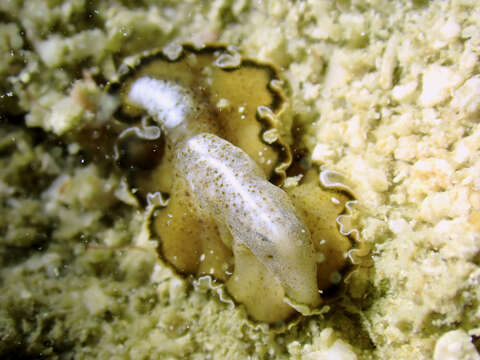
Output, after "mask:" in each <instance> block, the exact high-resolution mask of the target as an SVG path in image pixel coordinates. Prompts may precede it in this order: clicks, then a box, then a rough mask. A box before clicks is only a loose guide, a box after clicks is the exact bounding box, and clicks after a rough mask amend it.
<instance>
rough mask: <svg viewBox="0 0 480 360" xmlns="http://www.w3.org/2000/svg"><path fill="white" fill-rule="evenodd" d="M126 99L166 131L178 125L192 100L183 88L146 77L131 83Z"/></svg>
mask: <svg viewBox="0 0 480 360" xmlns="http://www.w3.org/2000/svg"><path fill="white" fill-rule="evenodd" d="M128 97H129V99H130V101H131V102H132V103H134V104H135V105H137V106H140V107H142V108H144V109H145V110H146V111H147V112H148V114H149V115H151V116H152V117H154V119H155V120H156V121H158V122H160V124H161V125H163V126H165V127H166V128H167V129H172V128H174V127H177V126H178V125H180V124H181V123H182V122H183V121H184V119H185V117H186V116H188V114H189V113H190V110H191V108H192V99H191V97H190V96H189V94H188V93H187V92H186V90H185V89H184V88H182V87H181V86H179V85H176V84H172V83H171V82H168V81H165V80H158V79H153V78H150V77H148V76H144V77H141V78H139V79H137V80H135V81H134V82H133V84H132V85H131V87H130V91H129V93H128Z"/></svg>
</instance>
